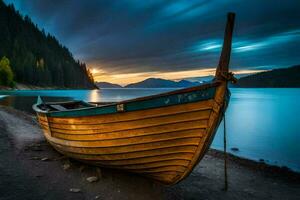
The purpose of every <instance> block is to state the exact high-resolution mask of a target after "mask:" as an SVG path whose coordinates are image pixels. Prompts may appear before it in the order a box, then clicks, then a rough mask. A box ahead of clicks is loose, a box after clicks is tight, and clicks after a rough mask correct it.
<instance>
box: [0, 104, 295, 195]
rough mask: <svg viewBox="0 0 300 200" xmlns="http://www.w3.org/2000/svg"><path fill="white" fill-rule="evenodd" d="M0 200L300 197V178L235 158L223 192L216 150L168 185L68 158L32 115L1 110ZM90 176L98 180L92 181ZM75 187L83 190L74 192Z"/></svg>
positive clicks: (232, 160)
mask: <svg viewBox="0 0 300 200" xmlns="http://www.w3.org/2000/svg"><path fill="white" fill-rule="evenodd" d="M0 159H1V161H0V199H1V200H2V199H3V200H7V199H22V200H24V199H25V200H27V199H28V200H29V199H30V200H35V199H49V200H52V199H53V200H58V199H67V200H68V199H75V200H76V199H155V200H159V199H300V175H299V174H295V173H291V172H289V171H288V170H286V169H280V168H276V167H275V168H274V167H269V166H267V165H265V164H261V163H256V162H253V161H248V160H243V159H239V158H236V157H233V156H230V158H229V164H228V165H229V190H228V191H227V192H225V191H223V190H222V188H223V159H222V154H221V153H220V152H217V151H210V152H209V153H208V155H206V156H205V158H204V159H203V160H202V161H201V163H200V165H198V167H196V169H195V170H194V171H193V173H192V174H191V175H190V176H189V177H188V178H187V179H185V180H184V181H182V182H181V183H179V184H177V185H175V186H171V187H166V186H163V185H161V184H159V183H154V182H152V181H151V180H148V179H146V178H143V177H140V176H137V175H134V174H127V173H123V172H120V171H116V170H109V169H100V168H97V167H91V166H87V165H83V164H81V163H78V162H76V161H73V160H69V159H68V158H66V157H63V156H62V155H60V154H59V153H57V152H56V151H54V150H53V149H52V147H51V146H49V145H48V143H46V142H45V141H44V138H43V136H42V133H41V130H40V129H39V126H38V125H37V123H36V122H35V121H34V120H33V119H32V117H31V116H29V115H26V114H24V113H22V112H20V111H15V110H13V109H10V108H4V107H0ZM88 177H97V179H98V180H97V181H96V182H92V183H90V182H88V181H87V180H86V179H87V178H88ZM70 189H73V191H76V190H77V189H80V191H79V192H71V191H70Z"/></svg>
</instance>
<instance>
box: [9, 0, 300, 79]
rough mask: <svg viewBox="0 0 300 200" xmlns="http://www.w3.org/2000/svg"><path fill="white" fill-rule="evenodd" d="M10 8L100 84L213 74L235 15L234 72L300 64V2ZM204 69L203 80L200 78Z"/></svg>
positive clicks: (21, 4)
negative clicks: (229, 15) (61, 46)
mask: <svg viewBox="0 0 300 200" xmlns="http://www.w3.org/2000/svg"><path fill="white" fill-rule="evenodd" d="M5 2H6V3H13V4H14V5H15V7H16V9H18V10H19V11H20V12H21V13H22V14H23V15H25V14H27V15H29V16H30V17H31V18H32V20H33V21H34V22H35V23H37V24H38V26H39V27H40V28H44V29H45V30H46V32H50V33H51V34H53V35H54V36H56V37H57V38H58V40H59V41H60V42H61V43H62V44H64V45H65V46H67V47H68V48H69V49H70V50H71V52H72V53H73V55H74V56H75V58H77V59H80V60H82V61H84V62H86V63H87V65H88V66H89V67H90V68H93V69H97V70H94V72H95V75H97V77H98V79H99V80H106V81H111V82H120V83H125V82H126V80H125V79H127V78H128V77H129V78H131V82H134V81H135V80H139V79H143V78H147V77H150V76H156V77H164V78H166V77H169V78H171V79H178V78H181V77H182V78H185V77H193V76H195V77H196V76H199V75H205V73H206V72H207V74H211V73H212V72H211V69H212V68H213V67H215V66H216V65H217V63H218V57H219V54H220V48H221V42H222V38H223V32H224V26H225V21H226V13H227V12H229V11H233V12H236V14H237V15H236V29H235V32H234V40H233V54H232V62H231V69H233V70H234V71H236V72H248V71H245V70H254V71H255V70H266V69H271V68H278V67H286V66H290V65H294V64H300V11H299V10H300V0H251V1H248V0H164V1H163V0H156V1H154V0H148V1H146V0H89V1H84V0H72V1H71V0H42V1H41V0H26V1H24V0H5ZM201 69H203V70H202V71H203V74H200V71H197V70H201ZM198 72H199V74H194V73H198ZM174 74H175V75H174ZM188 74H189V75H188ZM105 77H106V78H105ZM137 77H139V78H137ZM127 82H128V81H127Z"/></svg>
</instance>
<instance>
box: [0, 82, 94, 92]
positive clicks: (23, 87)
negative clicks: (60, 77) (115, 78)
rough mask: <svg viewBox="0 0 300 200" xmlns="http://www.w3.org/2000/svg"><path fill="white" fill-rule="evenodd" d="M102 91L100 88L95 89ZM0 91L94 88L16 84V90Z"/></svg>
mask: <svg viewBox="0 0 300 200" xmlns="http://www.w3.org/2000/svg"><path fill="white" fill-rule="evenodd" d="M94 89H100V88H94ZM0 90H8V91H18V90H93V89H92V88H62V87H41V86H36V85H26V84H22V83H16V86H15V87H14V88H11V87H7V86H1V85H0Z"/></svg>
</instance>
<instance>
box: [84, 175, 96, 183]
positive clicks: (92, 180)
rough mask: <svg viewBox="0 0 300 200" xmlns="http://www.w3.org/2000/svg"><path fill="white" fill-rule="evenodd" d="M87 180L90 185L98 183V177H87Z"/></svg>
mask: <svg viewBox="0 0 300 200" xmlns="http://www.w3.org/2000/svg"><path fill="white" fill-rule="evenodd" d="M86 180H87V181H88V182H90V183H93V182H96V181H98V177H97V176H90V177H87V178H86Z"/></svg>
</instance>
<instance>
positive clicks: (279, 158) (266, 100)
mask: <svg viewBox="0 0 300 200" xmlns="http://www.w3.org/2000/svg"><path fill="white" fill-rule="evenodd" d="M170 90H172V89H102V90H28V91H0V104H3V105H8V106H13V107H15V108H17V109H21V110H25V111H27V112H32V110H31V105H32V104H33V103H34V102H35V101H36V96H38V95H40V96H43V97H44V99H46V100H47V101H55V100H57V101H62V100H69V99H80V100H85V101H90V102H97V101H102V102H105V101H106V102H110V101H119V100H124V99H130V98H135V97H141V96H146V95H150V94H158V93H161V92H165V91H170ZM231 93H232V95H231V101H230V104H229V107H228V110H227V113H226V125H227V143H228V149H229V151H230V152H231V153H232V154H235V155H237V156H240V157H245V158H249V159H252V160H259V159H264V160H265V162H266V163H269V164H273V165H278V166H287V167H289V168H291V169H293V170H295V171H299V172H300V144H299V142H300V88H299V89H236V88H234V89H231ZM212 147H213V148H215V149H220V150H222V149H223V124H221V125H220V127H219V129H218V132H217V135H216V137H215V139H214V141H213V144H212ZM233 147H236V148H238V149H239V151H237V152H235V151H232V150H230V148H233Z"/></svg>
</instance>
